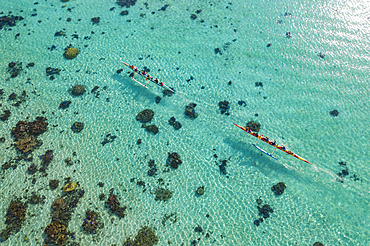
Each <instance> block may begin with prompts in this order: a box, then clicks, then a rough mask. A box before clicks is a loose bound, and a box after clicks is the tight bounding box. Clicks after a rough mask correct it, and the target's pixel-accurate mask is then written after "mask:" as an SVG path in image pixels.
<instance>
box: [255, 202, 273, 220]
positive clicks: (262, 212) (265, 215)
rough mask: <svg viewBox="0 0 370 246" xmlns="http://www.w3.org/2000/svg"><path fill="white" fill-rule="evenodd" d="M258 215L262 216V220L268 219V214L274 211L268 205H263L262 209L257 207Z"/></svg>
mask: <svg viewBox="0 0 370 246" xmlns="http://www.w3.org/2000/svg"><path fill="white" fill-rule="evenodd" d="M257 208H258V211H259V215H262V216H263V218H264V219H267V218H269V217H270V213H273V212H274V210H273V209H272V208H271V207H270V205H268V204H265V205H263V206H262V207H260V206H258V207H257Z"/></svg>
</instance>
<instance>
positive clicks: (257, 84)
mask: <svg viewBox="0 0 370 246" xmlns="http://www.w3.org/2000/svg"><path fill="white" fill-rule="evenodd" d="M254 85H255V86H256V87H263V84H262V82H256V83H254Z"/></svg>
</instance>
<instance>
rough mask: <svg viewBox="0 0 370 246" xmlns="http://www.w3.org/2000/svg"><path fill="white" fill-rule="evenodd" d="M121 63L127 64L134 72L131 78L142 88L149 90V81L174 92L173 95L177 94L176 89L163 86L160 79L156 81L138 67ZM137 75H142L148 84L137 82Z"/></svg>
mask: <svg viewBox="0 0 370 246" xmlns="http://www.w3.org/2000/svg"><path fill="white" fill-rule="evenodd" d="M121 62H122V63H123V64H125V65H126V66H127V67H129V68H131V69H132V71H133V75H131V76H130V77H131V78H132V79H133V80H134V81H135V82H136V83H138V84H139V85H141V86H143V87H145V88H147V89H149V88H148V86H146V85H147V84H148V83H149V81H151V82H153V83H154V84H156V85H159V86H161V87H164V88H166V89H167V90H169V91H171V92H173V93H176V92H175V90H174V89H172V88H170V87H168V86H167V85H165V84H163V83H162V82H159V80H158V79H154V78H153V77H152V76H150V75H149V74H148V73H147V72H146V71H142V70H139V69H138V68H137V67H135V66H133V65H128V64H127V63H126V62H123V61H121ZM135 73H137V74H140V75H141V76H143V77H144V78H145V80H147V82H146V83H145V84H142V83H140V82H139V81H137V80H136V79H135V78H134V76H135Z"/></svg>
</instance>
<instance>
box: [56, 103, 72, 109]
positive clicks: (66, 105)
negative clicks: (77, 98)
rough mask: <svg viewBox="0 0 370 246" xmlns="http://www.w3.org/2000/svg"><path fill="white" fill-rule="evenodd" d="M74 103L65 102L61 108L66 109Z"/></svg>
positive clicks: (61, 104) (60, 105)
mask: <svg viewBox="0 0 370 246" xmlns="http://www.w3.org/2000/svg"><path fill="white" fill-rule="evenodd" d="M71 103H72V102H71V101H63V102H61V103H60V104H59V108H61V109H66V108H68V107H69V105H70V104H71Z"/></svg>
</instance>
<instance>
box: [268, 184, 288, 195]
mask: <svg viewBox="0 0 370 246" xmlns="http://www.w3.org/2000/svg"><path fill="white" fill-rule="evenodd" d="M285 188H286V185H285V184H284V183H283V182H279V183H277V184H276V185H273V186H272V187H271V190H272V191H273V192H274V193H275V195H278V196H280V195H281V194H283V193H284V189H285Z"/></svg>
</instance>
